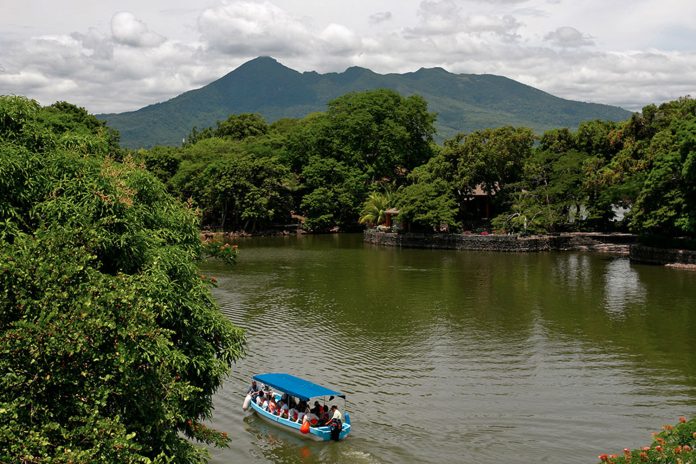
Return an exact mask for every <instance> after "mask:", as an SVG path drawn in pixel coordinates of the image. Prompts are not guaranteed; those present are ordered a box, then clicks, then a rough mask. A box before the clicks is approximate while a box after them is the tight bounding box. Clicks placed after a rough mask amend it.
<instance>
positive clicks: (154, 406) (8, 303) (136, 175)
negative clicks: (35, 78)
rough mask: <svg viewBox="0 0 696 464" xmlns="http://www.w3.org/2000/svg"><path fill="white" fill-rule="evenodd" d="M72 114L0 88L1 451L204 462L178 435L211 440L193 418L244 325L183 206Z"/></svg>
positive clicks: (215, 437) (14, 455) (49, 457)
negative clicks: (205, 260) (208, 267)
mask: <svg viewBox="0 0 696 464" xmlns="http://www.w3.org/2000/svg"><path fill="white" fill-rule="evenodd" d="M61 108H63V109H65V111H66V112H65V117H64V120H62V119H61V115H60V112H61V111H62V110H61ZM45 112H49V113H50V114H49V115H48V116H47V115H45V114H44V113H45ZM76 114H78V115H82V116H84V114H82V112H80V111H78V112H76V111H75V110H74V107H72V106H65V105H63V106H54V107H49V108H41V107H40V106H39V105H38V104H36V103H35V102H33V101H30V100H26V99H23V98H17V97H1V98H0V292H2V297H1V298H0V374H1V375H0V461H2V462H44V461H50V462H66V463H67V462H133V463H135V462H152V461H155V462H203V461H204V460H205V456H206V453H205V452H204V451H202V450H201V449H199V448H197V447H195V446H194V445H193V444H192V443H191V442H189V441H188V440H187V439H186V437H188V438H193V439H196V440H199V441H202V442H206V443H213V444H220V445H222V444H224V443H225V442H226V438H225V436H224V435H223V434H220V433H218V432H215V431H213V430H210V429H207V428H206V427H205V426H204V425H203V424H202V421H203V420H204V419H206V418H208V417H209V416H210V414H211V412H212V395H213V393H214V391H215V390H216V389H217V388H218V387H219V386H220V384H221V382H222V380H223V378H224V376H225V375H226V374H227V373H228V372H229V369H230V367H231V365H232V363H233V362H234V360H235V359H237V358H238V357H239V356H241V355H242V353H243V347H244V345H243V334H242V332H241V330H240V329H237V328H236V327H234V326H233V325H232V324H231V323H230V322H229V321H227V319H225V318H224V316H223V315H222V314H221V313H220V312H219V311H218V310H217V307H216V304H215V302H214V301H213V299H212V296H211V294H210V290H209V287H210V285H211V284H210V282H209V281H207V280H206V279H202V278H201V276H200V275H199V273H198V269H197V265H196V260H197V259H198V258H199V256H200V255H201V253H202V249H201V243H200V239H199V237H198V219H197V217H196V215H195V214H194V211H192V210H191V209H189V208H187V207H186V206H185V205H183V204H181V203H180V202H178V201H176V200H175V199H173V198H172V197H171V196H170V195H169V194H168V193H167V192H166V191H165V189H164V187H163V186H162V184H161V183H160V182H158V181H157V179H156V178H154V177H153V176H152V175H151V174H149V173H147V172H145V171H144V170H142V169H141V168H139V167H138V166H137V165H136V164H135V163H134V162H133V161H132V160H131V159H129V158H126V159H125V160H124V162H123V163H119V162H115V161H113V160H112V159H111V158H109V157H106V156H105V154H108V152H109V147H110V146H111V145H110V144H111V141H112V140H113V138H112V134H110V133H109V131H106V130H103V126H101V125H99V124H90V119H89V118H85V120H86V122H84V123H80V122H79V118H76V117H75V115H76ZM82 116H81V117H82ZM48 120H51V121H52V122H51V123H50V124H48V123H47V122H46V121H48ZM73 124H74V125H75V126H73ZM52 127H65V128H66V129H65V132H60V131H61V130H62V129H55V130H54V129H52ZM75 133H77V134H81V137H84V139H85V141H86V142H87V143H86V144H85V145H84V146H83V147H84V148H86V147H97V148H100V149H102V150H104V151H103V152H92V153H90V152H87V153H85V152H83V151H82V149H81V148H78V147H75V146H71V145H69V144H65V143H64V141H65V140H66V139H68V138H70V137H74V136H75ZM37 142H38V143H37Z"/></svg>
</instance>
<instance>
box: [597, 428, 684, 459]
mask: <svg viewBox="0 0 696 464" xmlns="http://www.w3.org/2000/svg"><path fill="white" fill-rule="evenodd" d="M598 459H599V462H600V463H609V464H631V463H635V464H639V463H640V464H642V463H648V464H658V463H659V464H662V463H674V464H692V463H694V462H696V419H691V420H690V421H687V420H686V418H685V417H680V418H679V423H678V424H677V425H675V426H673V425H665V426H664V427H663V429H662V431H661V432H659V433H654V434H653V442H652V444H650V446H644V447H642V448H641V449H636V450H631V449H628V448H624V450H623V453H621V454H618V453H617V454H601V455H599V456H598Z"/></svg>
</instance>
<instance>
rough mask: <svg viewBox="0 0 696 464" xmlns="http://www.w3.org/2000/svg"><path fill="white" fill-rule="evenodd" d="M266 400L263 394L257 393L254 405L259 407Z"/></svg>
mask: <svg viewBox="0 0 696 464" xmlns="http://www.w3.org/2000/svg"><path fill="white" fill-rule="evenodd" d="M265 399H266V396H265V395H264V394H263V392H259V394H258V395H256V404H258V405H259V406H261V405H262V404H263V402H264V400H265Z"/></svg>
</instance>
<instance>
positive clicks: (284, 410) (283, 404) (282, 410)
mask: <svg viewBox="0 0 696 464" xmlns="http://www.w3.org/2000/svg"><path fill="white" fill-rule="evenodd" d="M289 409H290V408H288V404H287V403H286V402H285V401H283V400H280V415H281V417H284V418H286V419H287V418H288V410H289Z"/></svg>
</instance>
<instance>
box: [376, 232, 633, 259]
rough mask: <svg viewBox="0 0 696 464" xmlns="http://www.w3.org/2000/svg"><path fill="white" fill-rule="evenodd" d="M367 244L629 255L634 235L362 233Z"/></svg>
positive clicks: (448, 248)
mask: <svg viewBox="0 0 696 464" xmlns="http://www.w3.org/2000/svg"><path fill="white" fill-rule="evenodd" d="M364 240H365V242H367V243H371V244H374V245H381V246H393V247H403V248H433V249H447V250H471V251H500V252H535V251H551V250H592V251H605V252H613V253H619V254H628V248H629V245H630V244H631V243H632V242H634V241H635V236H633V235H629V234H560V235H540V236H532V237H519V236H516V235H464V234H417V233H394V232H380V231H377V230H375V229H369V230H366V231H365V235H364Z"/></svg>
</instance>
